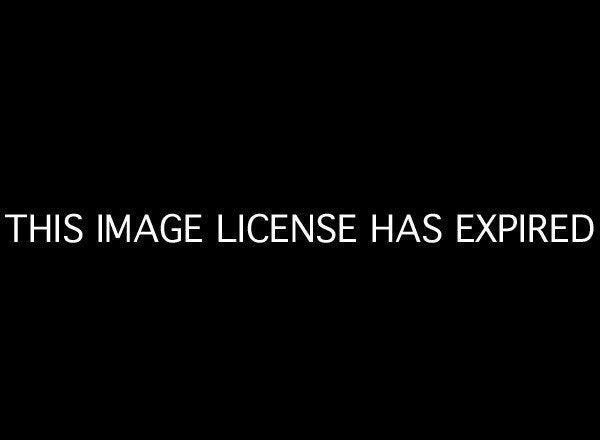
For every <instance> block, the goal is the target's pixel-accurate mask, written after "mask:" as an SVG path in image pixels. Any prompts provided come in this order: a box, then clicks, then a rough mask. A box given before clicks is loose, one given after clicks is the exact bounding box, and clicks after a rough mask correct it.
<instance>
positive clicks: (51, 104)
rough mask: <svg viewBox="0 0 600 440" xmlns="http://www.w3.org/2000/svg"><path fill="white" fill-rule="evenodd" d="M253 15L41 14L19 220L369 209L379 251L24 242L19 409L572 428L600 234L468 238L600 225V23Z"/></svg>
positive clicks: (15, 354) (18, 47)
mask: <svg viewBox="0 0 600 440" xmlns="http://www.w3.org/2000/svg"><path fill="white" fill-rule="evenodd" d="M52 12H57V11H52ZM153 12H157V11H153ZM163 12H164V11H163ZM247 12H248V14H247V13H246V12H240V11H239V10H237V9H236V11H233V10H232V11H228V12H227V13H225V14H224V15H223V14H221V15H216V14H215V13H214V12H212V11H211V12H207V11H204V12H195V13H193V14H190V15H188V14H186V13H184V12H183V11H180V12H177V13H175V15H173V16H171V15H170V14H169V15H167V14H166V13H165V15H164V16H163V14H162V12H161V14H159V15H160V18H156V16H155V15H152V17H150V16H147V15H146V13H145V12H144V13H141V12H140V11H137V12H136V13H133V14H127V15H126V14H125V13H124V12H122V13H119V14H114V16H112V15H111V16H110V17H107V18H102V19H100V18H99V17H100V15H97V14H100V12H97V13H96V12H95V13H94V14H92V15H85V19H83V18H82V16H78V18H77V19H75V18H74V19H66V22H65V23H63V22H62V21H57V20H50V19H48V16H46V17H45V16H44V14H43V13H41V14H40V16H36V17H35V19H34V18H33V15H36V14H34V13H33V12H32V11H30V12H28V14H26V15H25V16H23V17H24V19H25V20H24V21H19V23H18V24H16V25H15V26H14V29H10V30H8V31H7V39H6V44H5V52H4V55H3V66H4V67H3V70H4V72H3V73H4V74H5V79H4V80H3V85H4V87H3V96H4V99H3V110H4V111H3V124H2V125H3V133H4V136H3V137H4V142H3V156H4V158H3V160H2V173H1V176H2V177H1V179H2V201H1V202H2V205H1V206H2V213H3V214H4V213H5V212H31V213H42V212H43V213H67V212H79V213H83V214H86V215H87V216H89V215H92V214H94V213H96V212H105V211H107V210H110V211H113V212H124V211H131V212H151V213H153V214H155V215H158V214H160V213H163V212H169V211H175V212H179V213H186V212H190V213H202V214H204V215H205V216H206V217H208V218H210V217H211V216H214V215H215V214H216V213H217V212H222V211H229V212H237V211H239V210H243V211H246V212H252V211H256V212H288V213H292V212H294V213H319V212H325V211H328V212H334V213H335V212H356V213H359V215H361V243H360V244H359V245H348V246H342V245H338V246H331V247H326V248H323V247H321V248H317V247H291V246H285V245H283V246H275V245H273V246H268V247H262V248H252V247H244V248H234V249H232V248H227V249H225V248H218V247H216V246H214V245H210V244H207V245H206V246H199V247H175V248H164V247H158V248H154V247H152V246H138V247H129V248H128V247H126V246H124V247H117V248H115V247H111V248H102V247H98V246H95V245H94V244H93V243H88V244H83V245H81V246H76V247H63V246H54V247H53V246H39V247H35V248H31V247H27V246H23V247H20V246H10V245H9V243H8V242H7V240H4V242H3V245H2V254H3V257H5V258H3V263H2V264H3V270H2V273H3V278H4V282H3V284H4V285H5V286H6V287H5V288H3V289H2V291H3V295H2V301H3V303H4V304H3V307H2V311H3V314H4V315H5V319H3V324H4V327H5V331H4V338H3V339H4V341H5V347H6V348H5V355H6V356H5V358H6V362H5V365H7V366H8V367H9V370H10V373H9V374H8V375H7V376H6V382H7V384H8V385H9V386H10V388H11V389H13V388H14V389H15V393H14V394H11V396H14V397H11V404H10V408H11V412H12V413H13V414H15V415H20V416H23V414H31V410H32V409H34V408H35V409H38V410H40V411H39V412H40V413H41V414H45V415H46V417H47V418H45V419H44V420H47V421H46V422H44V423H49V424H52V425H57V426H63V423H67V424H71V423H73V420H74V419H77V420H78V421H83V422H88V423H86V425H87V426H88V427H89V426H99V427H107V426H109V425H112V422H113V421H123V420H128V421H131V420H133V421H134V425H136V426H138V427H148V426H150V427H152V428H153V429H158V426H157V425H160V426H163V427H165V428H166V429H167V430H168V431H171V430H174V429H176V428H180V427H181V426H183V425H184V424H183V422H184V421H191V422H192V423H193V424H201V426H198V427H200V428H202V427H203V426H204V425H203V423H205V420H207V419H208V420H210V421H212V422H213V423H214V422H216V423H217V424H218V425H219V426H221V427H222V429H225V430H230V429H239V428H242V429H251V428H255V427H256V428H261V429H266V428H269V429H273V428H274V427H275V426H276V425H278V424H279V423H281V422H283V423H282V424H283V426H284V427H285V428H286V429H287V430H286V431H282V432H288V431H290V430H291V431H295V430H298V429H306V430H308V432H314V431H313V430H312V429H313V428H312V427H313V426H315V422H317V423H318V422H323V421H328V422H330V423H329V426H330V428H329V429H331V430H332V431H331V432H337V430H340V429H344V428H350V429H357V430H358V429H359V428H363V429H365V430H366V431H365V432H372V431H373V430H375V429H383V428H384V427H386V426H387V425H388V424H389V423H391V424H392V426H395V427H396V428H399V427H400V428H401V427H403V426H407V427H408V425H404V424H403V423H405V422H401V421H402V420H407V419H408V420H410V421H412V422H413V423H416V424H418V425H420V426H421V427H422V428H423V429H426V430H431V429H440V428H441V429H455V428H460V429H465V428H467V427H469V428H471V429H473V428H474V427H475V425H477V424H478V423H481V422H483V425H484V426H485V427H486V428H487V429H488V430H490V429H491V430H497V429H507V430H509V432H512V431H510V430H511V429H512V428H511V427H512V426H514V423H515V422H522V421H525V420H528V421H532V420H533V421H534V423H532V424H531V426H532V428H533V429H540V427H548V426H551V427H553V428H556V429H557V428H558V426H557V425H559V424H560V425H561V426H563V427H566V428H568V429H573V424H572V423H573V419H572V418H571V416H572V415H573V414H576V415H577V417H578V418H579V420H580V421H581V420H583V419H584V418H585V417H586V414H588V411H589V409H586V408H587V405H586V403H585V402H586V396H589V395H590V394H591V393H592V390H593V389H595V388H594V385H593V381H592V375H591V372H592V371H593V369H594V366H595V365H596V364H595V363H594V362H592V359H593V356H592V355H593V348H594V347H593V341H594V339H595V338H596V336H597V327H598V326H597V322H596V320H595V314H596V310H597V304H596V301H595V299H594V297H593V295H594V293H595V290H597V289H596V287H595V284H594V283H593V281H595V279H594V269H595V266H596V262H597V253H596V247H597V238H595V239H594V242H593V243H590V244H587V245H560V244H559V245H552V246H544V245H541V246H522V245H521V246H518V245H515V244H508V245H506V246H486V245H482V246H460V245H458V244H456V243H455V242H454V241H455V240H454V238H455V236H454V225H453V218H454V216H455V215H456V214H457V213H460V212H477V213H487V214H490V213H512V214H518V213H530V212H531V213H545V214H549V213H585V214H588V215H592V216H593V217H594V218H595V220H596V221H597V212H598V211H597V208H596V207H595V205H596V203H595V200H596V199H595V195H594V193H593V188H594V187H595V186H596V184H595V180H596V179H595V178H594V177H595V174H594V161H593V159H592V154H593V152H592V147H593V146H594V145H596V144H597V135H596V133H595V130H594V128H595V121H596V118H597V108H596V107H595V102H596V101H597V85H596V84H595V82H594V81H593V78H595V77H597V69H596V68H595V66H594V65H593V54H594V52H593V49H594V47H593V46H592V44H591V43H592V40H591V39H589V38H590V36H589V35H588V33H591V32H592V29H591V28H589V27H588V26H587V25H586V24H585V23H584V22H583V21H582V19H581V18H580V17H575V18H569V17H567V16H566V15H565V16H563V17H561V19H560V20H559V21H556V19H553V20H550V19H549V18H543V17H542V16H541V15H540V14H539V13H536V14H532V15H527V17H526V18H524V17H525V13H524V11H521V13H520V14H516V15H514V16H513V15H510V14H509V16H506V15H504V14H500V11H496V12H494V13H487V12H483V11H481V13H480V15H477V13H476V12H475V11H469V14H466V11H445V12H441V11H427V12H425V13H420V14H416V13H414V12H412V11H404V12H397V11H395V12H393V13H392V12H385V11H380V12H376V13H374V14H371V13H369V14H367V13H366V11H353V12H354V14H351V15H347V14H346V13H344V14H338V13H332V14H328V15H327V17H326V18H325V14H324V11H321V13H319V14H308V16H307V15H306V14H303V13H301V11H295V12H293V13H284V12H283V11H281V12H280V13H276V12H275V11H272V10H270V11H269V13H268V14H267V13H266V12H265V11H262V12H261V11H255V10H253V11H247ZM305 12H306V11H305ZM338 12H339V11H338ZM446 12H448V13H449V12H453V13H454V15H446ZM538 12H539V11H538ZM69 13H70V14H73V13H74V12H73V11H70V12H69ZM250 13H253V14H251V15H249V14H250ZM75 14H76V13H75ZM278 14H280V15H278ZM470 14H474V15H470ZM184 16H185V18H184ZM69 17H70V15H69ZM102 17H104V15H102ZM257 17H259V18H260V19H259V18H257ZM517 17H518V18H517ZM63 18H65V16H64V15H63ZM375 212H376V213H380V214H387V213H395V214H405V213H413V214H423V213H428V212H438V213H440V214H441V215H443V217H444V219H445V220H446V221H447V225H448V227H447V228H445V229H444V233H445V238H444V241H443V243H441V244H440V245H438V246H420V247H417V246H413V245H411V244H410V243H407V244H406V245H401V246H394V247H377V248H376V247H374V246H371V245H369V244H368V238H369V234H368V229H367V228H366V225H368V223H364V221H365V220H368V218H369V215H370V214H371V213H375ZM363 229H366V232H365V231H363ZM3 233H5V231H3ZM4 237H6V235H4ZM54 411H56V412H58V413H61V414H63V416H62V417H54V416H52V414H53V412H54ZM36 413H38V412H36ZM40 417H41V416H40ZM173 417H174V418H173ZM40 420H41V419H40ZM92 423H93V424H92ZM578 425H579V423H578ZM48 426H50V425H48ZM133 429H139V428H135V427H134V428H133Z"/></svg>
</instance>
